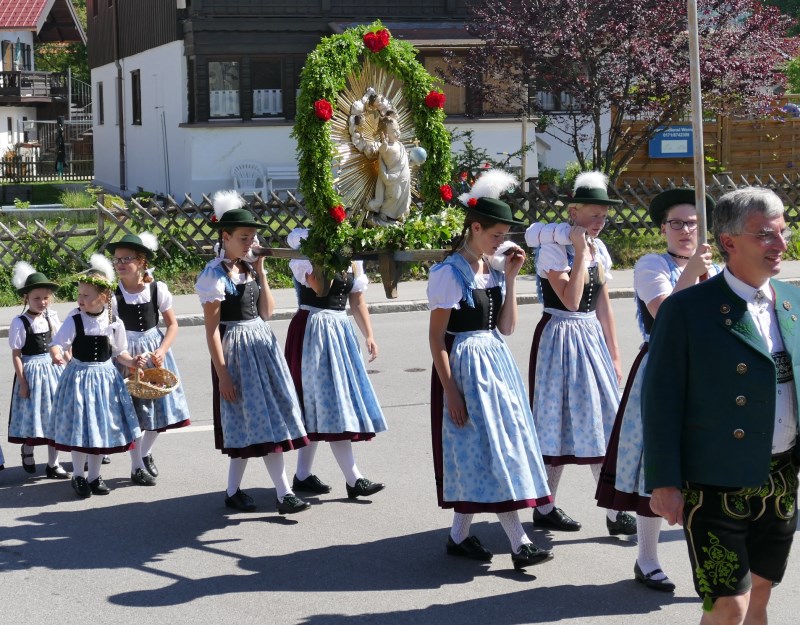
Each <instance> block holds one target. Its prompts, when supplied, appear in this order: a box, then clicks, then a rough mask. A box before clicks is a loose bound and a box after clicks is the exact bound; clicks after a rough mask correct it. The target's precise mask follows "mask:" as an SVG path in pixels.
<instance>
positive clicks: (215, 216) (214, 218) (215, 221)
mask: <svg viewBox="0 0 800 625" xmlns="http://www.w3.org/2000/svg"><path fill="white" fill-rule="evenodd" d="M217 221H219V220H218V219H217V215H216V214H214V215H211V223H212V224H213V223H217Z"/></svg>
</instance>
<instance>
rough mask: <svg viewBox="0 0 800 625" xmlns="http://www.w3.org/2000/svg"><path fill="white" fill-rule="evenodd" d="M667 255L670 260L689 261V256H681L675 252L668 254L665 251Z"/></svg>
mask: <svg viewBox="0 0 800 625" xmlns="http://www.w3.org/2000/svg"><path fill="white" fill-rule="evenodd" d="M667 254H669V255H670V256H672V258H680V259H681V260H689V256H681V255H680V254H676V253H675V252H670V251H669V250H667Z"/></svg>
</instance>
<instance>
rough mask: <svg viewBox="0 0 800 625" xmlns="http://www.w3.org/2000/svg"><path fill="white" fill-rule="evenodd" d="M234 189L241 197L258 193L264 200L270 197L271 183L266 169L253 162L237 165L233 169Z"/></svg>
mask: <svg viewBox="0 0 800 625" xmlns="http://www.w3.org/2000/svg"><path fill="white" fill-rule="evenodd" d="M231 177H232V178H233V188H234V189H236V190H237V191H238V192H239V193H240V194H241V195H253V194H254V193H256V192H258V193H260V194H261V197H262V199H265V200H266V199H267V198H268V197H269V183H268V182H267V175H266V174H265V173H264V168H263V167H261V165H259V164H258V163H255V162H253V161H244V162H241V163H236V164H235V165H234V166H233V167H232V168H231Z"/></svg>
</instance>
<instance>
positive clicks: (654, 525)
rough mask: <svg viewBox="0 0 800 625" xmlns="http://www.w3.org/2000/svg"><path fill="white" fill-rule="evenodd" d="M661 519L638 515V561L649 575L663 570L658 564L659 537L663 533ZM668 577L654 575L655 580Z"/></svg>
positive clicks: (640, 566) (643, 570)
mask: <svg viewBox="0 0 800 625" xmlns="http://www.w3.org/2000/svg"><path fill="white" fill-rule="evenodd" d="M661 522H662V518H661V517H649V516H639V515H636V535H637V537H638V539H639V555H638V556H637V557H636V561H637V562H638V563H639V568H640V569H642V572H643V573H644V574H645V575H647V574H648V573H650V572H652V571H655V570H656V569H660V568H661V564H659V562H658V536H659V534H660V533H661ZM666 577H667V576H666V575H654V576H653V579H655V580H662V579H666Z"/></svg>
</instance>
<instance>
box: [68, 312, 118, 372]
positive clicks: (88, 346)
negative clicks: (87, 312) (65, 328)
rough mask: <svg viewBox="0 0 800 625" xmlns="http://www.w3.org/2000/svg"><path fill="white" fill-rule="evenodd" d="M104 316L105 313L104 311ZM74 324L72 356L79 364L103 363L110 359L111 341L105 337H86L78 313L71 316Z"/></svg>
mask: <svg viewBox="0 0 800 625" xmlns="http://www.w3.org/2000/svg"><path fill="white" fill-rule="evenodd" d="M104 314H105V311H104ZM72 320H73V321H74V322H75V340H74V341H73V342H72V355H73V357H75V358H77V359H78V360H80V361H81V362H104V361H106V360H109V359H110V358H111V341H110V340H109V338H108V337H107V336H87V334H86V331H85V330H84V328H83V319H82V318H81V315H80V313H78V314H77V315H72Z"/></svg>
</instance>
